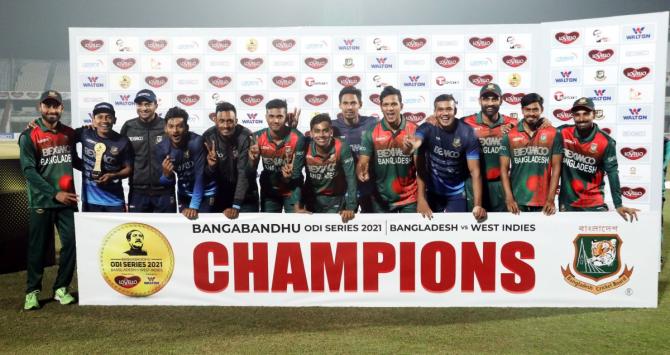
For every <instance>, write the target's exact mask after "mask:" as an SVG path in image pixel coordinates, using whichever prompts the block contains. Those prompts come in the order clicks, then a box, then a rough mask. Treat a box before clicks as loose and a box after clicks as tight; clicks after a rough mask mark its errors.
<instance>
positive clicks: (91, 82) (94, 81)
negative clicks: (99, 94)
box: [82, 76, 105, 88]
mask: <svg viewBox="0 0 670 355" xmlns="http://www.w3.org/2000/svg"><path fill="white" fill-rule="evenodd" d="M99 79H100V78H99V77H97V76H88V77H86V80H88V82H83V83H82V86H83V87H85V88H102V87H105V84H103V83H99V82H98V80H99Z"/></svg>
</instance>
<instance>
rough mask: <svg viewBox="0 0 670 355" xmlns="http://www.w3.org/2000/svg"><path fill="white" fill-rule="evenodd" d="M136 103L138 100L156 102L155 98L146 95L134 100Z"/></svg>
mask: <svg viewBox="0 0 670 355" xmlns="http://www.w3.org/2000/svg"><path fill="white" fill-rule="evenodd" d="M134 102H135V103H136V104H139V103H140V102H156V100H152V99H149V98H146V97H138V98H136V99H135V100H134Z"/></svg>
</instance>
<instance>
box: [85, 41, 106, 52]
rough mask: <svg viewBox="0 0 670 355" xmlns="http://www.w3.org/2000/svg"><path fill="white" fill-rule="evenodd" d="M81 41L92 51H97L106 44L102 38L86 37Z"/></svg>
mask: <svg viewBox="0 0 670 355" xmlns="http://www.w3.org/2000/svg"><path fill="white" fill-rule="evenodd" d="M79 43H81V46H82V47H84V48H85V49H87V50H89V51H91V52H95V51H97V50H98V49H100V48H102V46H103V45H104V44H105V42H103V41H102V40H101V39H95V40H90V39H84V40H82V41H81V42H79Z"/></svg>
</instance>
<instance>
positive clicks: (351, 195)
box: [340, 142, 358, 211]
mask: <svg viewBox="0 0 670 355" xmlns="http://www.w3.org/2000/svg"><path fill="white" fill-rule="evenodd" d="M340 159H341V161H342V170H344V177H345V179H346V181H347V192H346V194H345V197H344V201H345V206H344V209H345V210H353V211H355V210H356V206H357V205H358V199H357V197H356V191H357V188H358V183H357V178H356V164H354V157H353V155H352V154H351V148H350V147H349V144H347V143H345V142H342V150H341V152H340Z"/></svg>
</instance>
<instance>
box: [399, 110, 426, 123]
mask: <svg viewBox="0 0 670 355" xmlns="http://www.w3.org/2000/svg"><path fill="white" fill-rule="evenodd" d="M402 117H404V118H405V119H406V120H408V121H410V122H414V123H418V122H421V121H423V120H424V119H425V118H426V114H425V113H423V112H405V113H403V114H402Z"/></svg>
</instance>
